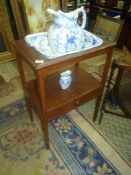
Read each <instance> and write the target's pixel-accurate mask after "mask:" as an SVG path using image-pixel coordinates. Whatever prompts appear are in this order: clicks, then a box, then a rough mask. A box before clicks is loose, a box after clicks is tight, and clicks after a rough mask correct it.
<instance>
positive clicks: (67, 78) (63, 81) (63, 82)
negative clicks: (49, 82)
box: [59, 70, 72, 89]
mask: <svg viewBox="0 0 131 175" xmlns="http://www.w3.org/2000/svg"><path fill="white" fill-rule="evenodd" d="M71 81H72V77H71V71H70V70H67V71H65V72H62V73H60V80H59V83H60V86H61V89H67V88H69V86H70V84H71Z"/></svg>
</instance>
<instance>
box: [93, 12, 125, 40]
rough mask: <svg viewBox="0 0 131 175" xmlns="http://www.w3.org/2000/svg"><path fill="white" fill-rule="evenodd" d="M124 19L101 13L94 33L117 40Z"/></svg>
mask: <svg viewBox="0 0 131 175" xmlns="http://www.w3.org/2000/svg"><path fill="white" fill-rule="evenodd" d="M123 24H124V20H122V19H118V18H113V17H110V16H106V15H103V14H99V15H98V16H97V19H96V23H95V25H94V29H93V33H94V34H96V35H98V36H99V37H102V38H105V39H108V40H110V41H114V42H117V40H118V38H119V35H120V32H121V29H122V27H123Z"/></svg>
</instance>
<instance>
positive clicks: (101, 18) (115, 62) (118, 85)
mask: <svg viewBox="0 0 131 175" xmlns="http://www.w3.org/2000/svg"><path fill="white" fill-rule="evenodd" d="M123 24H124V21H123V20H121V19H116V18H113V17H109V16H105V15H102V14H99V15H98V16H97V19H96V23H95V26H94V29H93V33H95V34H96V35H98V36H99V37H101V38H106V39H108V40H111V41H115V42H116V43H117V41H118V38H119V35H120V32H121V30H122V27H123ZM116 70H117V72H118V73H117V74H116ZM126 72H128V75H129V74H130V75H131V61H130V63H128V61H127V60H125V54H124V53H123V51H120V50H118V49H114V52H113V59H112V65H111V70H110V74H109V78H108V80H107V86H106V91H105V94H104V97H103V101H102V105H101V110H100V119H99V123H101V121H102V118H103V115H104V113H105V112H107V113H111V114H115V115H118V116H122V117H126V118H130V117H131V111H130V110H129V109H128V108H126V106H127V105H126V104H127V103H125V101H126V99H124V98H125V97H126V95H123V93H124V94H126V93H129V92H128V91H127V90H126V92H124V88H128V87H129V85H130V86H131V76H130V77H129V80H128V82H126V84H123V81H124V79H125V75H126ZM114 73H115V74H116V80H115V84H114V85H113V84H112V79H113V76H114ZM128 83H129V84H128ZM111 89H113V95H114V100H115V101H116V103H117V104H118V106H119V107H120V109H121V110H122V112H123V114H122V113H118V112H114V111H113V110H109V109H106V104H107V99H108V96H109V93H110V90H111ZM129 89H131V88H128V90H129ZM130 94H131V91H130ZM130 99H131V96H130V98H129V100H130ZM130 104H131V101H130ZM128 106H129V105H128Z"/></svg>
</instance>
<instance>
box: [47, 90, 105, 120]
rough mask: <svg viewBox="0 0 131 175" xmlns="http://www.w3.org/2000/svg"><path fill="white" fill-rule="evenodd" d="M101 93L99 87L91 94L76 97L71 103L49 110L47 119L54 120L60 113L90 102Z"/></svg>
mask: <svg viewBox="0 0 131 175" xmlns="http://www.w3.org/2000/svg"><path fill="white" fill-rule="evenodd" d="M101 93H102V90H101V89H97V90H96V91H95V92H94V91H93V92H92V93H90V94H85V95H84V96H82V97H79V98H78V99H76V100H74V101H72V102H70V103H67V104H64V105H62V106H59V107H58V108H55V109H52V110H50V111H47V112H46V114H47V115H46V116H47V119H48V120H52V119H54V118H56V117H59V116H60V115H62V114H64V113H66V112H69V111H71V110H73V109H75V108H77V107H79V106H81V105H83V104H85V103H87V102H89V101H90V100H93V99H95V98H97V97H98V96H100V95H101Z"/></svg>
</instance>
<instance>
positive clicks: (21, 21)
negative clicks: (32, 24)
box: [10, 0, 30, 39]
mask: <svg viewBox="0 0 131 175" xmlns="http://www.w3.org/2000/svg"><path fill="white" fill-rule="evenodd" d="M10 3H11V7H12V11H13V14H14V18H15V23H16V27H17V32H18V36H19V39H20V38H23V37H24V36H25V35H26V34H29V33H30V30H29V24H28V20H27V16H26V10H25V6H24V1H23V0H12V1H10Z"/></svg>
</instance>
